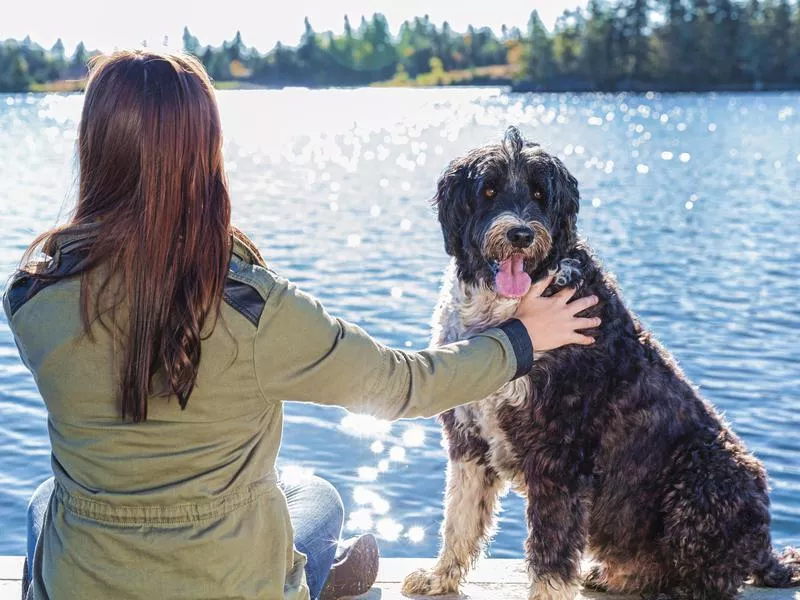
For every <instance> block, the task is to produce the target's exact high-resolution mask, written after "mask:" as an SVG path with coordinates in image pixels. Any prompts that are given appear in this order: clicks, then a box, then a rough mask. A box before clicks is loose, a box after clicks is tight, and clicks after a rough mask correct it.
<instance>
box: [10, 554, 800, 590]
mask: <svg viewBox="0 0 800 600" xmlns="http://www.w3.org/2000/svg"><path fill="white" fill-rule="evenodd" d="M22 562H23V561H22V557H21V556H0V600H19V598H20V585H21V582H20V579H21V577H22ZM433 562H434V561H433V559H427V558H384V559H382V560H381V569H380V572H379V574H378V582H377V584H376V585H375V587H374V588H373V589H372V590H371V591H370V592H369V593H367V594H364V595H363V596H360V597H359V598H360V600H402V599H404V598H405V596H403V595H402V594H401V593H400V586H401V584H402V581H403V578H404V577H405V576H406V574H408V573H410V572H411V571H413V570H415V569H419V568H421V567H430V566H431V565H433ZM527 590H528V584H527V575H526V574H525V567H524V566H523V564H522V561H521V560H509V559H487V560H484V561H482V562H481V563H480V564H479V565H478V567H477V568H476V569H475V571H474V572H473V573H472V575H471V576H470V577H469V578H468V583H467V584H466V585H464V586H463V589H462V590H461V592H462V593H461V596H438V598H439V599H441V600H445V599H449V600H456V599H460V600H527V599H528V594H527ZM579 598H580V599H583V600H587V599H590V598H591V599H597V600H618V599H620V600H621V597H619V596H611V595H608V594H598V593H594V592H591V593H589V592H584V593H582V594H581V595H580V596H579ZM625 598H627V599H630V598H634V597H633V596H627V597H625ZM742 599H743V600H800V588H794V589H788V590H770V589H763V588H754V587H747V588H745V591H744V593H743V594H742ZM56 600H58V599H56ZM164 600H169V599H167V598H165V599H164ZM198 600H199V599H198Z"/></svg>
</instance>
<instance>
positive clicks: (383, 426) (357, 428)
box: [341, 414, 392, 436]
mask: <svg viewBox="0 0 800 600" xmlns="http://www.w3.org/2000/svg"><path fill="white" fill-rule="evenodd" d="M341 426H342V429H344V430H345V431H347V432H348V433H357V434H359V435H362V436H367V435H372V436H377V435H385V434H387V433H389V430H390V429H391V428H392V424H391V422H390V421H384V420H383V419H376V418H375V417H372V416H370V415H353V414H348V415H345V416H344V417H343V418H342V421H341Z"/></svg>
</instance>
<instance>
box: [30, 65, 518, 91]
mask: <svg viewBox="0 0 800 600" xmlns="http://www.w3.org/2000/svg"><path fill="white" fill-rule="evenodd" d="M518 72H519V68H518V67H516V66H513V65H491V66H488V67H476V68H474V69H462V70H460V71H441V70H440V71H431V72H430V73H422V74H421V75H417V77H415V78H413V79H412V78H410V77H408V75H406V74H405V73H398V75H395V76H394V77H393V78H392V79H390V80H388V81H378V82H375V83H373V84H372V86H374V87H435V86H446V85H492V84H493V83H496V84H497V85H508V84H509V82H510V81H511V80H512V79H514V77H515V76H516V75H517V74H518ZM85 87H86V79H62V80H58V81H49V82H47V83H34V84H32V85H31V86H30V88H29V89H28V91H30V92H36V93H44V94H57V93H70V92H82V91H83V89H84V88H85ZM214 87H215V88H217V89H218V90H258V89H265V88H266V86H262V85H258V84H257V83H251V82H249V81H235V80H234V81H215V82H214Z"/></svg>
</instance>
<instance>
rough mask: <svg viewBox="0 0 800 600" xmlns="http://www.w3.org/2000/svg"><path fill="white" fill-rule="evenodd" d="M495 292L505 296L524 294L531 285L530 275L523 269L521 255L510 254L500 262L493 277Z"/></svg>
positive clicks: (514, 296) (516, 296)
mask: <svg viewBox="0 0 800 600" xmlns="http://www.w3.org/2000/svg"><path fill="white" fill-rule="evenodd" d="M494 283H495V287H496V288H497V293H498V294H500V295H501V296H506V297H507V298H519V297H521V296H524V295H525V294H526V293H527V292H528V290H529V289H530V287H531V277H530V275H528V274H527V273H526V272H525V271H524V270H523V258H522V256H519V255H517V256H512V257H511V258H507V259H505V260H504V261H503V262H501V263H500V271H498V273H497V275H495V277H494Z"/></svg>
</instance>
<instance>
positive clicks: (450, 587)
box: [403, 127, 800, 600]
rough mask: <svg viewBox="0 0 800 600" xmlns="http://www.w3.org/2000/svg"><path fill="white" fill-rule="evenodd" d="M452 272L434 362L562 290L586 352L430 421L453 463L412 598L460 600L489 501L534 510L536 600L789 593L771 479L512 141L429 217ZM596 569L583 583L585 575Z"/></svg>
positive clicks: (540, 161) (525, 147)
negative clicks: (529, 299) (585, 595)
mask: <svg viewBox="0 0 800 600" xmlns="http://www.w3.org/2000/svg"><path fill="white" fill-rule="evenodd" d="M434 204H435V207H436V210H437V213H438V219H439V223H440V225H441V228H442V232H443V234H444V241H445V250H446V252H447V254H448V255H450V257H451V264H450V266H449V267H448V269H447V271H446V274H445V279H444V284H443V286H442V291H441V296H440V299H439V303H438V305H437V308H436V311H435V314H434V320H433V321H434V323H433V336H432V343H433V345H441V344H446V343H450V342H454V341H456V340H461V339H464V338H467V337H469V336H470V335H473V334H474V333H476V332H478V331H481V330H484V329H486V328H489V327H492V326H495V325H498V324H500V323H502V322H503V321H506V320H507V319H509V318H512V317H513V315H514V312H515V309H516V307H517V304H518V302H519V298H520V297H521V296H523V295H524V294H525V293H526V292H527V290H528V289H529V288H530V286H531V282H532V281H536V280H539V279H540V278H542V277H544V276H546V275H547V274H548V273H551V274H552V273H555V278H554V281H553V283H552V284H551V285H550V286H549V287H548V289H547V290H546V292H545V295H551V294H554V293H556V292H557V291H558V290H560V289H563V288H565V287H570V288H575V289H576V290H577V291H576V295H575V296H574V297H580V296H586V295H590V294H593V295H595V296H597V298H598V299H599V302H598V304H596V305H595V306H593V307H592V308H590V309H587V310H586V311H583V312H582V313H579V315H578V316H585V317H601V318H602V324H601V325H600V326H599V327H598V328H596V329H590V330H584V331H583V333H585V334H586V335H591V336H592V337H595V338H596V341H595V343H594V344H593V345H590V346H582V345H569V346H565V347H562V348H558V349H556V350H551V351H547V352H538V351H536V348H535V340H534V358H535V360H534V366H533V369H532V370H531V371H530V373H529V374H527V375H526V376H523V377H521V378H519V379H516V380H514V381H512V382H511V383H508V384H507V385H505V386H504V387H503V388H502V389H500V390H499V391H498V392H496V393H495V394H493V395H491V396H489V397H488V398H485V399H483V400H481V401H478V402H473V403H471V404H468V405H464V406H459V407H458V408H455V409H453V410H450V411H447V412H445V413H443V414H442V415H440V420H441V423H442V426H443V430H444V441H445V445H446V447H447V449H448V454H449V462H448V467H447V490H446V499H445V504H446V506H445V517H444V522H443V525H442V530H441V533H442V537H443V541H442V548H441V552H440V554H439V558H438V561H437V563H436V565H435V567H434V568H433V569H432V570H430V571H428V570H420V571H416V572H414V573H411V574H410V575H408V576H407V577H406V579H405V581H404V583H403V592H404V593H405V594H406V595H437V594H447V593H454V592H457V590H458V587H459V584H460V583H461V582H462V581H463V580H464V578H465V576H466V574H467V572H468V570H469V568H470V567H471V566H472V565H473V564H474V562H475V561H476V560H477V559H478V558H479V556H480V554H481V551H482V547H483V545H484V543H485V542H486V541H487V539H488V538H489V537H490V535H491V533H492V529H493V526H494V523H493V521H494V515H495V513H496V511H497V508H498V497H499V496H500V495H501V493H502V492H503V491H504V490H505V489H506V488H507V487H508V486H510V487H513V488H514V489H515V490H516V491H518V492H519V493H520V494H522V495H523V496H524V497H525V498H526V500H527V526H528V538H527V541H526V542H525V551H526V552H525V554H526V563H527V567H528V571H529V575H530V579H531V588H530V598H533V599H537V600H539V599H558V600H568V599H571V598H574V597H575V595H576V593H577V590H578V587H579V585H580V583H581V582H582V583H583V584H584V585H585V586H586V587H588V588H591V589H595V590H599V591H608V592H612V593H622V594H628V593H639V594H641V595H643V596H644V597H650V598H658V599H660V600H671V599H675V600H683V599H687V600H688V599H696V600H706V599H707V600H712V599H713V600H724V599H728V598H734V597H736V595H737V594H738V591H739V589H740V587H741V586H742V584H743V583H744V581H745V580H746V579H747V578H748V577H752V579H753V581H754V582H755V583H756V584H760V585H764V586H770V587H788V586H792V585H800V552H798V551H797V550H795V549H791V548H789V549H787V550H785V551H784V552H783V554H782V555H780V556H779V555H778V554H776V553H775V552H774V551H773V549H772V544H771V540H770V532H769V525H770V514H769V499H768V497H767V477H766V473H765V471H764V467H763V466H762V465H761V463H760V462H759V461H758V460H757V459H756V458H755V457H754V456H752V455H751V454H750V453H749V452H748V451H747V449H746V448H745V446H744V444H743V443H742V441H741V440H740V439H739V438H738V437H737V436H736V435H735V434H734V433H733V432H732V431H731V429H730V427H729V426H728V424H727V423H726V422H725V421H724V420H723V419H722V417H721V416H720V415H719V414H717V412H716V411H715V410H714V408H713V407H712V406H711V405H710V404H709V403H708V402H707V401H705V400H704V399H703V398H701V396H700V394H699V393H698V391H697V389H696V388H694V387H693V386H692V384H691V383H690V382H689V380H688V379H687V378H686V376H685V375H684V374H683V372H682V371H681V369H680V367H679V366H678V364H677V363H676V362H675V360H674V359H673V358H672V357H671V356H670V354H669V353H668V352H667V350H665V349H664V348H663V347H662V346H661V345H660V344H659V343H658V341H657V340H656V339H655V338H654V337H653V336H652V335H651V334H650V333H649V332H648V331H646V330H645V329H644V328H643V327H642V326H641V324H640V323H639V321H638V320H637V318H636V316H635V315H634V314H633V313H632V312H631V311H630V310H628V309H627V308H626V306H625V304H624V303H623V300H622V298H621V296H620V292H619V289H618V286H617V284H616V282H615V281H614V279H613V277H612V276H611V275H610V274H609V273H607V272H604V270H603V268H602V266H601V264H600V263H599V261H598V259H597V258H596V257H595V255H594V254H593V252H592V250H591V249H590V247H589V246H588V245H587V244H586V242H585V241H584V240H582V239H581V238H580V237H579V236H578V234H577V229H576V221H577V216H578V209H579V192H578V183H577V181H576V179H575V178H574V177H573V176H572V175H571V174H570V173H569V171H568V170H567V168H566V167H565V166H564V164H563V163H562V162H561V161H560V160H559V159H558V158H556V157H554V156H552V155H550V154H548V153H547V152H545V151H544V150H543V149H542V148H541V147H540V146H539V145H537V144H534V143H526V142H525V141H524V140H523V138H522V136H521V134H520V132H519V130H517V129H516V128H513V127H512V128H509V129H508V131H507V132H506V134H505V137H504V139H503V140H502V142H501V143H499V144H493V145H487V146H484V147H481V148H478V149H475V150H473V151H471V152H469V153H468V154H466V155H465V156H463V157H461V158H458V159H456V160H454V161H453V162H452V163H451V164H450V165H449V167H448V168H447V169H446V170H445V172H444V173H443V174H442V176H441V178H440V179H439V182H438V190H437V194H436V197H435V199H434ZM584 552H587V553H588V554H589V555H590V556H591V557H592V558H593V560H594V561H595V566H594V567H593V568H592V569H591V571H590V572H589V573H588V574H586V575H585V577H584V578H582V577H581V573H580V565H581V558H582V556H583V554H584Z"/></svg>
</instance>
